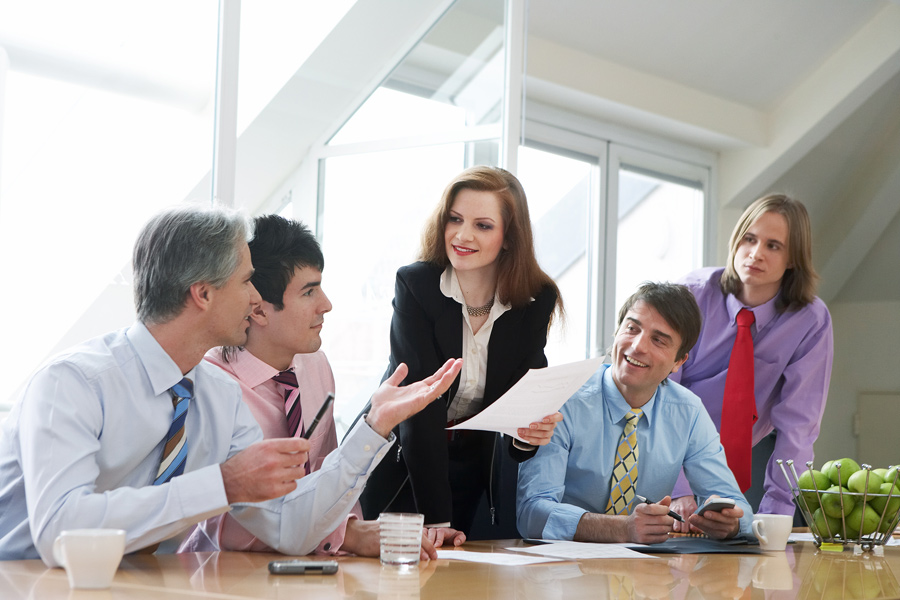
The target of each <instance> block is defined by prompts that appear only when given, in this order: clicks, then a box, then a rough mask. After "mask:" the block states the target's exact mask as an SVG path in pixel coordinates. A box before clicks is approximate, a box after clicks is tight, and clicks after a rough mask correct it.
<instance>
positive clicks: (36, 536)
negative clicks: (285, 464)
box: [0, 323, 391, 566]
mask: <svg viewBox="0 0 900 600" xmlns="http://www.w3.org/2000/svg"><path fill="white" fill-rule="evenodd" d="M187 377H190V378H191V379H192V380H193V382H194V398H193V399H192V401H191V405H190V408H189V410H188V416H187V420H186V424H185V433H186V436H187V438H186V439H187V443H188V455H187V463H186V466H185V473H184V475H181V476H179V477H176V478H174V479H172V480H171V481H170V482H169V483H166V484H163V485H159V486H153V485H151V484H152V481H153V478H154V476H155V475H156V470H157V468H158V466H159V461H160V457H161V456H162V450H163V445H164V442H165V438H166V432H167V431H168V428H169V425H170V424H171V420H172V413H173V406H172V399H171V395H170V394H169V391H168V390H169V388H171V387H172V386H173V385H175V384H176V383H178V382H179V381H180V380H181V378H182V374H181V372H180V370H179V369H178V367H177V366H176V364H175V363H174V361H172V359H171V358H170V357H169V356H168V354H166V352H165V351H164V350H163V349H162V347H161V346H160V345H159V344H158V343H157V342H156V340H155V339H154V338H153V336H152V335H151V334H150V332H149V331H148V330H147V329H146V327H144V326H143V325H142V324H140V323H136V324H134V325H132V326H131V327H130V328H127V329H123V330H120V331H117V332H113V333H110V334H107V335H105V336H102V337H98V338H94V339H93V340H89V341H88V342H85V343H84V344H82V345H81V346H78V347H76V348H75V349H73V350H72V351H70V352H69V353H67V354H65V355H62V356H60V357H57V358H55V359H53V360H52V361H51V362H50V363H49V364H47V365H46V366H44V367H42V368H41V369H40V370H39V371H38V372H37V373H36V374H35V375H34V377H32V379H31V381H29V383H28V384H27V385H26V387H25V389H24V391H23V392H22V395H21V396H20V398H19V399H18V401H17V402H16V404H15V406H14V407H13V410H12V412H11V413H10V415H9V417H8V418H7V420H6V421H5V422H4V423H3V425H2V436H0V506H2V507H3V510H2V511H0V560H13V559H26V558H38V557H40V558H42V559H43V560H44V562H45V563H46V564H47V565H49V566H55V564H56V563H55V560H54V559H53V552H52V546H53V541H54V540H55V539H56V537H57V536H58V535H59V533H60V532H61V531H63V530H65V529H75V528H95V527H104V528H119V529H124V530H125V531H126V532H127V537H126V548H125V551H126V552H133V551H135V550H139V549H142V548H145V547H148V546H151V545H153V544H156V543H159V542H163V541H165V540H170V538H173V537H174V536H178V535H179V534H182V533H183V532H184V531H185V530H187V528H188V527H189V526H191V525H193V524H194V523H197V522H199V521H201V520H203V519H206V518H209V517H212V516H214V515H217V514H220V513H223V512H225V511H227V510H228V509H229V505H228V502H227V499H226V496H225V489H224V484H223V481H222V473H221V469H220V467H219V465H220V463H222V462H224V461H225V460H227V459H228V458H229V457H231V456H233V455H234V454H236V453H237V452H239V451H241V450H243V449H244V448H246V447H247V446H249V445H250V444H252V443H254V442H256V441H259V440H261V439H262V433H261V431H260V428H259V426H258V425H257V424H256V422H255V421H254V420H253V416H252V415H251V413H250V411H249V409H248V408H247V406H246V405H245V404H244V403H243V402H241V395H240V388H239V386H238V385H237V383H235V382H234V381H233V380H232V379H231V378H230V377H229V376H228V375H227V374H225V373H224V372H223V371H221V370H220V369H218V368H217V367H215V366H213V365H211V364H209V363H206V362H205V361H203V362H201V363H200V364H199V365H197V366H196V367H194V369H193V370H191V372H190V373H188V374H187ZM351 438H352V439H351ZM390 445H391V444H390V442H389V441H387V440H385V439H384V438H382V437H381V436H379V435H378V434H377V433H375V432H374V431H372V430H371V429H370V428H369V427H368V426H367V425H365V423H364V422H360V426H358V427H356V428H354V430H353V434H352V435H351V436H350V437H348V439H347V442H346V443H345V446H347V448H346V452H343V453H342V452H334V453H332V455H330V456H329V458H328V459H327V460H326V461H325V463H324V464H323V465H322V468H321V469H320V470H319V471H317V472H316V473H314V474H313V475H310V476H307V477H304V478H303V479H301V480H299V482H298V488H297V489H296V490H295V491H294V492H292V493H290V494H288V495H287V496H285V497H283V498H277V499H275V500H270V501H267V502H262V503H259V504H239V505H235V507H234V508H233V513H232V514H234V516H235V517H236V518H237V519H238V520H239V521H240V523H241V524H242V525H243V526H244V527H245V528H246V529H247V530H248V531H250V532H252V533H253V534H254V535H256V536H257V537H259V538H260V539H263V540H265V541H266V543H268V544H269V545H270V546H272V547H273V548H276V549H278V550H279V551H281V552H285V553H288V554H306V553H308V552H310V551H311V550H313V549H314V548H315V547H316V544H317V543H318V541H319V540H321V539H323V538H324V537H325V536H326V535H328V533H329V532H331V531H332V530H333V529H334V528H335V527H336V526H337V525H338V523H340V522H341V521H342V520H343V518H344V517H345V516H346V514H347V513H348V512H349V511H350V509H351V508H352V506H353V505H354V503H355V502H356V500H357V498H358V497H359V493H360V492H361V491H362V488H363V485H364V484H365V480H366V479H367V477H368V474H369V473H370V472H371V470H372V469H373V468H374V467H375V466H376V465H377V464H378V462H379V461H380V460H381V458H382V457H383V456H384V454H385V453H386V452H387V450H388V448H389V446H390ZM310 515H316V516H317V518H316V519H311V518H310ZM177 541H178V539H172V540H170V541H169V544H167V545H164V546H163V547H162V548H166V549H168V548H169V547H172V546H176V545H177ZM173 549H174V548H173Z"/></svg>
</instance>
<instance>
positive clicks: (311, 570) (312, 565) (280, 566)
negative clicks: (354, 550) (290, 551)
mask: <svg viewBox="0 0 900 600" xmlns="http://www.w3.org/2000/svg"><path fill="white" fill-rule="evenodd" d="M337 570H338V564H337V561H336V560H273V561H272V562H270V563H269V573H271V574H272V575H334V574H335V573H337Z"/></svg>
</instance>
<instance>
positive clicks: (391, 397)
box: [366, 358, 462, 437]
mask: <svg viewBox="0 0 900 600" xmlns="http://www.w3.org/2000/svg"><path fill="white" fill-rule="evenodd" d="M461 368H462V359H461V358H456V359H453V358H451V359H450V360H448V361H447V362H445V363H444V366H442V367H441V368H440V369H438V370H437V372H436V373H435V374H434V375H432V376H431V377H426V378H425V379H423V380H422V381H417V382H415V383H411V384H409V385H406V386H403V387H400V382H401V381H403V380H404V379H405V378H406V374H407V373H408V372H409V369H408V368H407V366H406V365H405V364H404V363H400V365H398V366H397V369H396V370H395V371H394V372H393V374H392V375H391V376H390V377H388V378H387V379H385V380H384V382H383V383H382V384H381V386H380V387H379V388H378V389H377V390H376V391H375V393H374V394H373V395H372V406H371V408H370V409H369V414H368V416H366V423H368V424H369V427H371V428H372V429H373V430H374V431H375V432H376V433H378V434H379V435H381V436H382V437H387V436H388V434H389V433H390V432H391V429H393V428H394V427H396V426H397V425H398V424H399V423H400V422H402V421H405V420H406V419H408V418H409V417H411V416H413V415H414V414H416V413H417V412H419V411H420V410H422V409H423V408H425V407H426V406H428V404H430V403H431V402H432V401H434V400H435V399H436V398H438V397H440V395H441V394H443V393H444V392H446V391H447V390H448V389H450V385H451V384H452V383H453V380H454V379H456V376H457V375H458V374H459V370H460V369H461Z"/></svg>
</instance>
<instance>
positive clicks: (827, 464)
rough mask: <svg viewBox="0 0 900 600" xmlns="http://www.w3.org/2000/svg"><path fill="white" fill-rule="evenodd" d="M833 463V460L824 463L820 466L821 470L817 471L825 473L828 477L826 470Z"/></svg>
mask: <svg viewBox="0 0 900 600" xmlns="http://www.w3.org/2000/svg"><path fill="white" fill-rule="evenodd" d="M833 463H834V461H833V460H829V461H828V462H826V463H825V464H824V465H822V468H821V469H819V470H820V471H821V472H823V473H825V474H826V475H828V470H829V469H830V468H831V465H832V464H833Z"/></svg>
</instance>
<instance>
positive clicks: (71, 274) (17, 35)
mask: <svg viewBox="0 0 900 600" xmlns="http://www.w3.org/2000/svg"><path fill="white" fill-rule="evenodd" d="M354 3H355V0H335V1H332V2H327V3H320V5H317V6H316V8H315V10H311V5H310V4H309V3H306V2H303V3H300V2H294V1H293V0H272V1H267V2H259V3H257V2H243V3H242V4H243V6H242V10H241V13H240V14H241V42H240V48H241V52H240V59H239V62H240V85H239V90H238V95H239V96H240V102H239V112H238V133H239V134H240V133H242V132H243V131H245V130H246V128H247V127H248V126H249V124H250V123H252V122H253V120H254V119H256V118H257V116H258V115H259V114H260V112H261V111H263V110H264V108H265V107H266V106H267V104H269V102H270V100H271V99H272V97H273V96H274V95H276V94H277V93H278V91H279V90H280V89H281V88H282V87H283V86H284V84H285V81H286V80H288V79H289V78H290V76H291V75H292V74H293V73H294V72H296V71H297V69H298V68H299V67H300V65H302V64H303V63H304V61H305V60H306V59H307V57H308V56H309V55H310V53H311V52H312V51H313V50H315V48H316V46H318V44H319V43H320V42H321V41H322V39H323V38H324V37H325V35H326V34H327V33H328V31H329V30H330V29H331V28H332V27H333V26H334V25H335V24H336V23H337V22H338V21H339V20H340V19H341V18H342V16H343V15H344V14H345V13H346V12H347V11H348V10H349V9H350V8H351V7H352V6H353V5H354ZM218 21H219V3H218V2H215V1H204V2H182V1H180V0H159V1H156V2H150V3H147V2H145V3H139V2H118V1H114V0H82V1H79V2H69V1H67V0H28V1H27V2H4V3H0V48H2V49H3V51H4V52H5V55H6V56H8V59H9V68H8V70H7V71H6V73H5V77H3V76H0V134H2V139H0V143H2V152H0V272H2V273H3V275H4V281H5V282H6V284H5V285H6V287H5V288H4V289H6V290H7V293H5V294H3V297H2V299H0V310H3V312H4V314H6V315H9V316H10V317H11V318H9V319H8V321H9V323H8V324H7V327H6V328H5V334H6V335H5V336H6V340H7V342H6V344H5V345H4V346H5V348H6V350H5V351H4V352H3V353H2V356H3V360H0V369H2V373H0V378H2V380H3V381H4V382H5V383H6V392H4V393H2V394H0V415H2V413H3V410H4V409H5V408H7V407H8V406H9V404H10V402H11V401H12V400H13V398H14V397H15V395H16V392H17V389H18V388H19V387H20V386H21V384H22V383H24V381H26V380H27V378H28V377H29V374H30V373H31V372H32V371H33V370H34V369H35V368H36V367H37V366H38V365H39V364H40V363H41V362H43V361H44V360H45V359H46V358H47V357H48V356H50V355H52V354H54V353H55V352H57V351H59V350H62V349H64V348H66V347H69V346H71V345H73V344H75V343H78V342H80V341H82V340H84V339H86V338H88V337H91V336H94V335H98V334H100V333H104V332H106V331H109V330H112V329H115V328H118V327H121V326H125V325H128V324H129V323H131V321H132V320H133V318H134V309H133V301H132V292H131V273H130V257H131V248H132V246H133V243H134V239H135V237H136V235H137V232H138V230H139V228H140V227H141V226H142V225H143V223H144V222H146V220H147V219H148V218H149V217H150V216H151V215H152V214H153V213H155V212H157V211H158V210H160V209H162V208H164V207H167V206H172V205H175V204H178V203H181V202H183V201H185V199H190V200H191V201H196V202H203V203H208V202H210V201H211V184H210V178H209V173H210V169H211V166H212V162H213V134H214V113H215V99H216V73H217V45H218V28H219V23H218ZM231 41H232V43H236V40H231ZM0 62H2V61H0ZM0 68H2V65H0ZM232 100H233V99H232ZM258 201H259V200H256V202H257V203H258ZM251 202H253V200H252V199H251ZM13 290H15V291H16V292H17V293H12V292H13ZM14 315H18V316H14ZM24 315H28V317H25V316H24Z"/></svg>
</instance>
